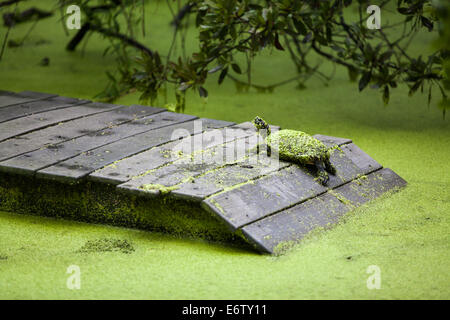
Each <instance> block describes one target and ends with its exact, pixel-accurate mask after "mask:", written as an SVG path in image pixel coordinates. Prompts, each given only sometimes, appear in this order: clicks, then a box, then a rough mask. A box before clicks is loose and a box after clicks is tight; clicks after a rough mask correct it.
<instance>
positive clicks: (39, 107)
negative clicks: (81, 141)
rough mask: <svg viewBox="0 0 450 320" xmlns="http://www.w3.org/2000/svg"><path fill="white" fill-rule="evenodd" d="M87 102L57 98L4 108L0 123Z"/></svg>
mask: <svg viewBox="0 0 450 320" xmlns="http://www.w3.org/2000/svg"><path fill="white" fill-rule="evenodd" d="M88 102H90V101H89V100H80V99H73V98H66V97H59V96H58V97H54V98H49V99H45V100H38V101H33V102H27V103H21V104H18V105H14V106H9V107H4V108H1V109H0V123H2V122H6V121H9V120H13V119H17V118H21V117H25V116H30V115H32V114H36V113H41V112H45V111H51V110H56V109H63V108H67V107H73V106H76V105H82V104H86V103H88Z"/></svg>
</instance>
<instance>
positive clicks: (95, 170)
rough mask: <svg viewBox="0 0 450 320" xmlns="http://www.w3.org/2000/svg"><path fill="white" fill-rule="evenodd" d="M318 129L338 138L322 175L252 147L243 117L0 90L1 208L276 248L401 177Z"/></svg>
mask: <svg viewBox="0 0 450 320" xmlns="http://www.w3.org/2000/svg"><path fill="white" fill-rule="evenodd" d="M277 129H278V127H273V128H272V130H277ZM315 137H316V138H317V139H319V140H321V141H323V142H324V143H325V144H327V145H329V146H330V147H331V146H339V148H336V149H335V151H334V152H333V154H332V158H331V162H332V163H333V165H334V166H335V167H336V168H337V173H336V175H330V181H329V182H328V184H327V186H326V187H324V186H322V185H321V184H319V183H318V182H317V181H316V179H315V176H314V174H313V173H312V172H310V171H309V169H307V168H303V167H299V166H297V165H295V164H291V163H287V162H283V161H278V160H277V159H274V158H269V157H267V156H266V155H264V154H260V155H257V154H256V152H255V146H256V144H257V141H258V140H257V139H258V136H257V134H256V132H255V130H254V128H253V126H252V125H251V123H249V122H246V123H242V124H235V123H231V122H227V121H220V120H212V119H204V118H202V119H198V118H197V117H195V116H190V115H185V114H178V113H172V112H168V111H166V110H165V109H160V108H153V107H147V106H139V105H132V106H120V105H112V104H104V103H94V102H91V101H87V100H79V99H72V98H66V97H60V96H56V95H51V94H43V93H36V92H29V91H25V92H21V93H12V92H7V91H0V178H1V180H0V209H3V210H14V211H16V212H31V213H36V214H42V215H50V216H61V217H66V218H72V219H79V220H87V221H94V222H106V223H117V224H120V225H127V226H132V227H144V228H146V229H150V230H162V231H167V232H173V233H179V234H183V233H184V231H185V233H186V234H189V235H199V236H200V237H204V238H208V239H216V238H217V239H222V238H223V239H227V240H229V239H239V241H242V239H244V240H245V241H246V243H249V244H251V245H252V246H253V247H254V248H256V249H257V250H259V251H261V252H268V253H275V252H278V251H280V250H281V249H283V248H284V247H286V245H288V244H291V243H294V242H296V241H298V240H300V239H301V238H302V237H304V236H305V235H306V234H307V233H308V232H310V231H311V230H313V229H314V228H317V227H327V226H329V225H331V224H333V223H336V222H337V221H338V220H339V218H340V217H341V216H342V215H343V214H344V213H346V212H348V211H349V210H352V209H354V208H355V207H358V206H360V205H361V204H364V203H365V202H367V201H370V200H372V199H374V198H377V197H379V196H380V195H382V194H383V193H385V192H387V191H389V190H394V189H397V188H399V187H402V186H404V185H405V184H406V182H405V181H404V180H403V179H402V178H400V177H399V176H398V175H396V174H395V173H394V172H393V171H392V170H390V169H387V168H383V167H382V166H381V165H380V164H379V163H378V162H376V161H375V160H374V159H372V158H371V157H369V156H368V155H367V154H366V153H364V152H363V151H362V150H361V149H360V148H359V147H358V146H356V145H355V144H354V143H352V141H351V140H349V139H343V138H335V137H329V136H324V135H316V136H315ZM92 190H101V191H95V192H97V193H96V194H95V195H93V194H94V193H93V191H92ZM87 192H90V193H89V194H88V193H87ZM52 196H54V197H53V198H52ZM60 198H66V199H64V200H62V199H60ZM86 199H88V200H86ZM105 199H108V200H107V201H109V202H108V203H107V204H105ZM70 200H73V201H74V202H75V204H73V203H72V202H70ZM85 201H88V202H85ZM120 201H121V202H122V203H121V204H119V202H120ZM86 203H89V205H87V204H86ZM100 203H101V205H100ZM143 203H144V204H145V205H143ZM164 205H165V206H166V207H164ZM142 206H145V208H144V210H143V211H139V210H141V209H139V208H141V207H142ZM163 207H164V208H166V209H167V208H169V211H171V208H173V210H172V211H173V212H169V213H164V214H163V213H161V212H162V211H163V209H162V208H163ZM105 208H106V209H105ZM118 208H120V210H119V209H118ZM180 208H183V209H182V210H181V209H180ZM69 210H70V211H71V212H70V213H69V212H68V211H69ZM101 210H104V211H103V212H101ZM106 210H109V211H110V212H114V214H110V213H108V212H106ZM60 212H63V213H60ZM137 212H142V213H139V214H138V213H137ZM164 212H166V211H164ZM202 219H203V220H202ZM193 221H195V222H198V223H197V224H195V223H193ZM202 221H206V222H205V223H204V224H203V225H202ZM175 222H176V223H178V225H177V226H175V224H176V223H175ZM191 222H192V223H191ZM174 223H175V224H174ZM216 225H217V226H216ZM194 229H195V230H197V232H195V231H193V230H194ZM219 233H221V234H222V235H223V234H226V233H228V234H229V235H230V236H229V237H228V236H216V235H217V234H219ZM236 241H238V240H236Z"/></svg>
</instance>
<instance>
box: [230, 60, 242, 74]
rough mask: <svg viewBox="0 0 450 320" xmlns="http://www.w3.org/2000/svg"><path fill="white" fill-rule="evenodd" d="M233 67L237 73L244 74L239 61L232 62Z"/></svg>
mask: <svg viewBox="0 0 450 320" xmlns="http://www.w3.org/2000/svg"><path fill="white" fill-rule="evenodd" d="M231 68H233V71H234V72H236V73H237V74H242V71H241V67H239V65H238V64H237V63H232V64H231Z"/></svg>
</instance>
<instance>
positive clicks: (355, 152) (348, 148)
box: [341, 143, 382, 174]
mask: <svg viewBox="0 0 450 320" xmlns="http://www.w3.org/2000/svg"><path fill="white" fill-rule="evenodd" d="M341 150H342V151H343V152H344V153H345V155H346V156H347V157H348V158H349V159H351V160H352V162H353V163H354V164H355V165H356V166H357V167H358V168H359V169H360V170H361V174H368V173H370V172H372V171H375V170H378V169H381V167H382V166H381V164H379V163H378V162H377V161H376V160H374V159H372V158H371V157H370V156H369V155H368V154H367V153H365V152H364V151H362V150H361V148H359V147H358V146H357V145H356V144H354V143H348V144H346V145H343V146H341Z"/></svg>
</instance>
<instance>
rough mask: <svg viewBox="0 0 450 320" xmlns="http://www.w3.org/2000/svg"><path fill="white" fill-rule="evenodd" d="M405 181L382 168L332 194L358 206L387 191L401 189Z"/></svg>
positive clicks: (389, 170)
mask: <svg viewBox="0 0 450 320" xmlns="http://www.w3.org/2000/svg"><path fill="white" fill-rule="evenodd" d="M405 185H406V181H405V180H403V179H402V178H401V177H399V176H398V175H397V174H396V173H395V172H394V171H392V170H391V169H389V168H383V169H381V170H378V171H375V172H373V173H371V174H368V175H367V176H362V177H360V178H358V179H355V180H353V181H351V182H350V183H347V184H345V185H343V186H341V187H339V188H336V189H335V190H334V192H335V193H336V194H338V195H340V196H341V197H344V198H345V199H347V200H349V201H350V203H351V204H352V205H353V206H359V205H362V204H364V203H366V202H367V201H370V200H373V199H375V198H377V197H379V196H381V195H382V194H383V193H385V192H387V191H391V190H393V189H397V188H401V187H403V186H405Z"/></svg>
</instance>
